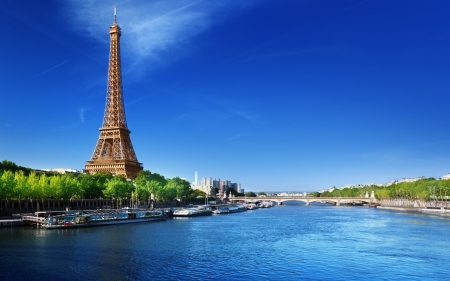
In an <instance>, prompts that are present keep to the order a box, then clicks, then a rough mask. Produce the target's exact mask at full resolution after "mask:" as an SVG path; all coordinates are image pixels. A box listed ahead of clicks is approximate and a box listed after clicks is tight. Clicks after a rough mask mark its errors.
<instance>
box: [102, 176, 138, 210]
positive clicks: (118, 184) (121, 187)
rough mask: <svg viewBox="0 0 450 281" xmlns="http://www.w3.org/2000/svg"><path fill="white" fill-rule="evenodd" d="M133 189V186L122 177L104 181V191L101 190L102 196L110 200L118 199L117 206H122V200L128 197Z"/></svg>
mask: <svg viewBox="0 0 450 281" xmlns="http://www.w3.org/2000/svg"><path fill="white" fill-rule="evenodd" d="M133 189H134V186H133V184H132V183H131V182H129V181H127V180H126V179H125V178H124V177H123V176H115V177H113V178H112V179H109V180H107V181H106V189H105V190H103V195H105V197H108V198H111V199H118V200H119V204H120V205H122V199H123V198H124V197H128V196H130V195H131V192H132V191H133Z"/></svg>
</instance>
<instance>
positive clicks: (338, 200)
mask: <svg viewBox="0 0 450 281" xmlns="http://www.w3.org/2000/svg"><path fill="white" fill-rule="evenodd" d="M228 199H229V200H231V201H245V202H263V201H274V202H277V203H278V205H283V203H284V202H286V201H299V202H305V203H306V205H309V204H310V203H311V202H319V203H333V204H334V205H336V206H340V205H341V204H375V203H377V199H376V198H375V197H372V196H371V197H305V196H265V197H233V198H228Z"/></svg>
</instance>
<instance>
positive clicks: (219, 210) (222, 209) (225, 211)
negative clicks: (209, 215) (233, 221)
mask: <svg viewBox="0 0 450 281" xmlns="http://www.w3.org/2000/svg"><path fill="white" fill-rule="evenodd" d="M212 212H213V214H216V215H219V214H228V213H230V210H229V208H228V207H227V206H218V207H216V209H215V210H213V211H212Z"/></svg>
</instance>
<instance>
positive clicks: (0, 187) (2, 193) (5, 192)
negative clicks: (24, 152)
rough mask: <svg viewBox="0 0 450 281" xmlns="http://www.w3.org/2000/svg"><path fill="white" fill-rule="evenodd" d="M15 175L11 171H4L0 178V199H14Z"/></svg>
mask: <svg viewBox="0 0 450 281" xmlns="http://www.w3.org/2000/svg"><path fill="white" fill-rule="evenodd" d="M14 186H15V181H14V173H13V172H11V171H4V172H3V173H2V176H1V177H0V199H6V202H7V204H8V201H9V200H10V199H12V198H14V189H15V188H14Z"/></svg>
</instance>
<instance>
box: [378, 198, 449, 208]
mask: <svg viewBox="0 0 450 281" xmlns="http://www.w3.org/2000/svg"><path fill="white" fill-rule="evenodd" d="M378 203H379V204H380V205H381V206H385V207H413V208H427V207H439V208H441V207H444V208H450V202H449V201H423V200H407V199H381V200H378Z"/></svg>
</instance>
